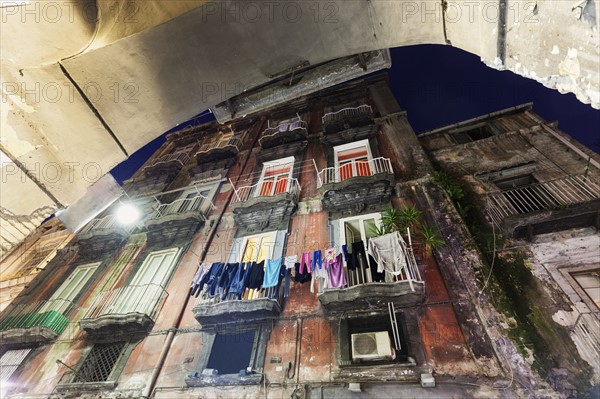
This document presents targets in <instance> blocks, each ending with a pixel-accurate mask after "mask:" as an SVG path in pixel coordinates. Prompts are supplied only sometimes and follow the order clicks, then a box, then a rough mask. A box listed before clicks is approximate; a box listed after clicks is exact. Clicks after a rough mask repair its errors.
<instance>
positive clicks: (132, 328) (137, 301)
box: [79, 284, 169, 337]
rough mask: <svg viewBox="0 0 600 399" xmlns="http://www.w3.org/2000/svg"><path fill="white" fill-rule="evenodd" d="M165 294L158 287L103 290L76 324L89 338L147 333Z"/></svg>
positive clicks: (134, 286) (130, 286) (150, 285)
mask: <svg viewBox="0 0 600 399" xmlns="http://www.w3.org/2000/svg"><path fill="white" fill-rule="evenodd" d="M168 295H169V294H168V293H167V291H165V290H164V288H163V287H161V286H160V285H157V284H146V285H128V286H125V287H121V288H116V289H114V290H111V291H105V292H103V293H101V294H100V295H98V297H96V299H95V300H94V302H93V304H92V306H90V308H89V310H88V311H87V312H86V314H85V316H84V317H83V318H82V319H81V320H80V321H79V325H80V327H81V328H82V329H83V330H84V331H85V332H86V333H88V335H90V336H92V337H110V336H114V335H116V334H140V333H148V332H149V331H150V330H151V329H152V327H153V326H154V322H155V321H156V315H157V314H158V311H159V309H160V308H161V306H162V304H163V303H164V301H165V300H166V298H167V296H168Z"/></svg>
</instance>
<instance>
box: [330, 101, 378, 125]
mask: <svg viewBox="0 0 600 399" xmlns="http://www.w3.org/2000/svg"><path fill="white" fill-rule="evenodd" d="M372 115H373V108H371V106H370V105H366V104H363V105H360V106H358V107H348V108H342V109H340V110H339V111H336V112H328V113H326V114H325V115H323V117H322V118H321V121H322V123H323V125H327V124H330V123H335V122H343V121H345V120H348V119H351V118H356V117H362V116H372Z"/></svg>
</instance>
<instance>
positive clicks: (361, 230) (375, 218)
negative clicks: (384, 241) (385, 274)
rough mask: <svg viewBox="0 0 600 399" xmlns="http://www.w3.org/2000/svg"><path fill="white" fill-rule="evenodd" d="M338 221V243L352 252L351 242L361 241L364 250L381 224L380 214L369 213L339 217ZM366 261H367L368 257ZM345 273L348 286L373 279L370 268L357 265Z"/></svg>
mask: <svg viewBox="0 0 600 399" xmlns="http://www.w3.org/2000/svg"><path fill="white" fill-rule="evenodd" d="M339 223H340V225H339V226H340V230H339V231H340V235H341V237H340V245H347V246H348V251H349V252H350V253H353V252H354V250H355V249H353V245H352V244H354V243H359V242H361V241H362V243H363V246H364V251H366V250H367V248H368V247H369V240H370V239H371V238H372V237H375V236H376V233H375V231H376V229H377V228H378V227H379V226H380V225H381V214H379V213H371V214H368V215H362V216H358V217H350V218H344V219H340V221H339ZM334 243H335V241H334ZM365 258H366V257H365ZM367 262H369V260H368V259H367ZM347 273H348V274H347V275H348V285H349V286H353V285H356V284H363V283H367V282H372V281H373V276H372V275H371V269H370V268H368V269H365V268H362V267H357V268H355V269H354V270H347Z"/></svg>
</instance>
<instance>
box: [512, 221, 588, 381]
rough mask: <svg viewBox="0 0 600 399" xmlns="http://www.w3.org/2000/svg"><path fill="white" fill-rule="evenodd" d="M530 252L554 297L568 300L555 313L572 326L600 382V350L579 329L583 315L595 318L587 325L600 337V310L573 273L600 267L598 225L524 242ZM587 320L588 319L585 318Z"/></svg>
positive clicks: (535, 268) (535, 271) (536, 270)
mask: <svg viewBox="0 0 600 399" xmlns="http://www.w3.org/2000/svg"><path fill="white" fill-rule="evenodd" d="M520 244H521V245H523V246H524V247H525V250H526V251H527V253H528V256H527V259H528V261H529V262H530V264H531V265H532V267H533V270H532V271H533V274H534V275H535V276H536V277H537V278H539V279H540V281H542V282H543V286H544V288H545V289H546V290H547V291H548V292H549V293H550V294H551V295H552V297H554V298H557V300H558V298H560V299H561V300H562V301H563V302H564V303H566V304H568V305H567V306H564V307H563V309H562V310H559V311H557V312H556V313H555V314H553V315H552V319H553V320H554V321H556V322H557V323H559V324H560V325H563V326H566V327H569V328H570V329H571V334H570V335H571V338H572V339H573V341H574V342H575V344H576V345H577V347H578V350H579V354H580V355H581V357H582V358H583V359H584V360H585V361H587V362H588V363H589V364H590V365H591V366H592V367H593V369H594V371H595V373H594V377H593V382H594V383H595V384H598V383H600V359H599V357H598V352H595V351H594V349H593V348H590V347H589V341H588V338H587V337H586V336H582V335H581V334H580V333H578V330H577V329H576V328H575V327H576V324H577V323H578V322H581V321H582V320H580V319H581V315H586V316H584V317H590V318H591V319H595V320H596V322H595V323H594V322H593V320H591V321H590V322H589V323H588V324H587V328H588V329H589V330H590V331H591V333H592V334H595V335H596V336H597V337H600V330H599V329H598V326H599V325H600V323H599V321H600V318H599V316H600V309H598V308H597V307H596V306H595V305H594V304H593V303H590V302H591V301H590V299H589V298H587V297H586V294H585V293H584V292H583V291H582V290H581V288H579V287H578V285H577V283H576V282H575V280H574V279H572V278H569V272H570V271H572V270H573V269H574V268H577V267H578V266H587V267H589V268H590V269H600V253H599V250H598V248H600V233H598V232H597V231H596V229H594V228H585V229H573V230H567V231H562V232H559V233H553V234H544V235H540V236H537V237H536V238H535V241H534V242H532V243H520ZM584 322H585V321H584Z"/></svg>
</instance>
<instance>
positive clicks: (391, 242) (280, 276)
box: [190, 232, 420, 300]
mask: <svg viewBox="0 0 600 399" xmlns="http://www.w3.org/2000/svg"><path fill="white" fill-rule="evenodd" d="M411 254H412V251H411V250H410V249H409V248H408V247H407V245H406V243H405V242H404V239H403V238H402V236H401V235H400V234H399V233H397V232H394V233H390V234H386V235H383V236H380V237H375V238H372V239H371V240H370V241H369V245H368V248H365V245H364V242H363V241H356V242H353V243H352V244H351V245H350V247H348V246H347V245H342V248H341V251H338V250H337V249H336V248H335V247H329V248H327V249H325V250H324V251H322V250H320V249H319V250H316V251H312V252H303V253H301V255H300V256H298V255H288V256H285V257H283V256H282V257H279V258H277V259H263V260H261V261H260V262H257V261H253V262H241V263H238V262H236V263H223V262H215V263H212V264H207V263H202V264H201V265H200V266H199V267H198V271H197V272H196V274H195V276H194V278H193V280H192V284H191V288H190V295H193V296H196V297H199V296H200V295H202V297H203V298H220V300H236V299H237V300H250V299H256V298H261V297H268V298H270V299H275V298H277V297H278V296H279V292H280V288H281V285H282V284H281V283H282V281H285V283H284V287H283V289H284V294H283V296H284V297H288V295H289V288H290V282H291V277H292V270H293V271H294V281H295V282H297V283H301V284H303V283H306V282H309V281H310V291H311V292H314V288H315V285H316V286H317V287H318V292H323V291H324V290H326V289H339V288H344V287H349V286H354V285H358V284H365V283H372V282H392V281H399V280H409V282H411V281H412V280H415V279H416V280H420V276H419V272H418V269H417V268H416V265H413V267H410V265H409V264H410V263H411V261H412V259H411V257H410V255H411ZM413 263H414V262H413ZM411 287H412V282H411Z"/></svg>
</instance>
